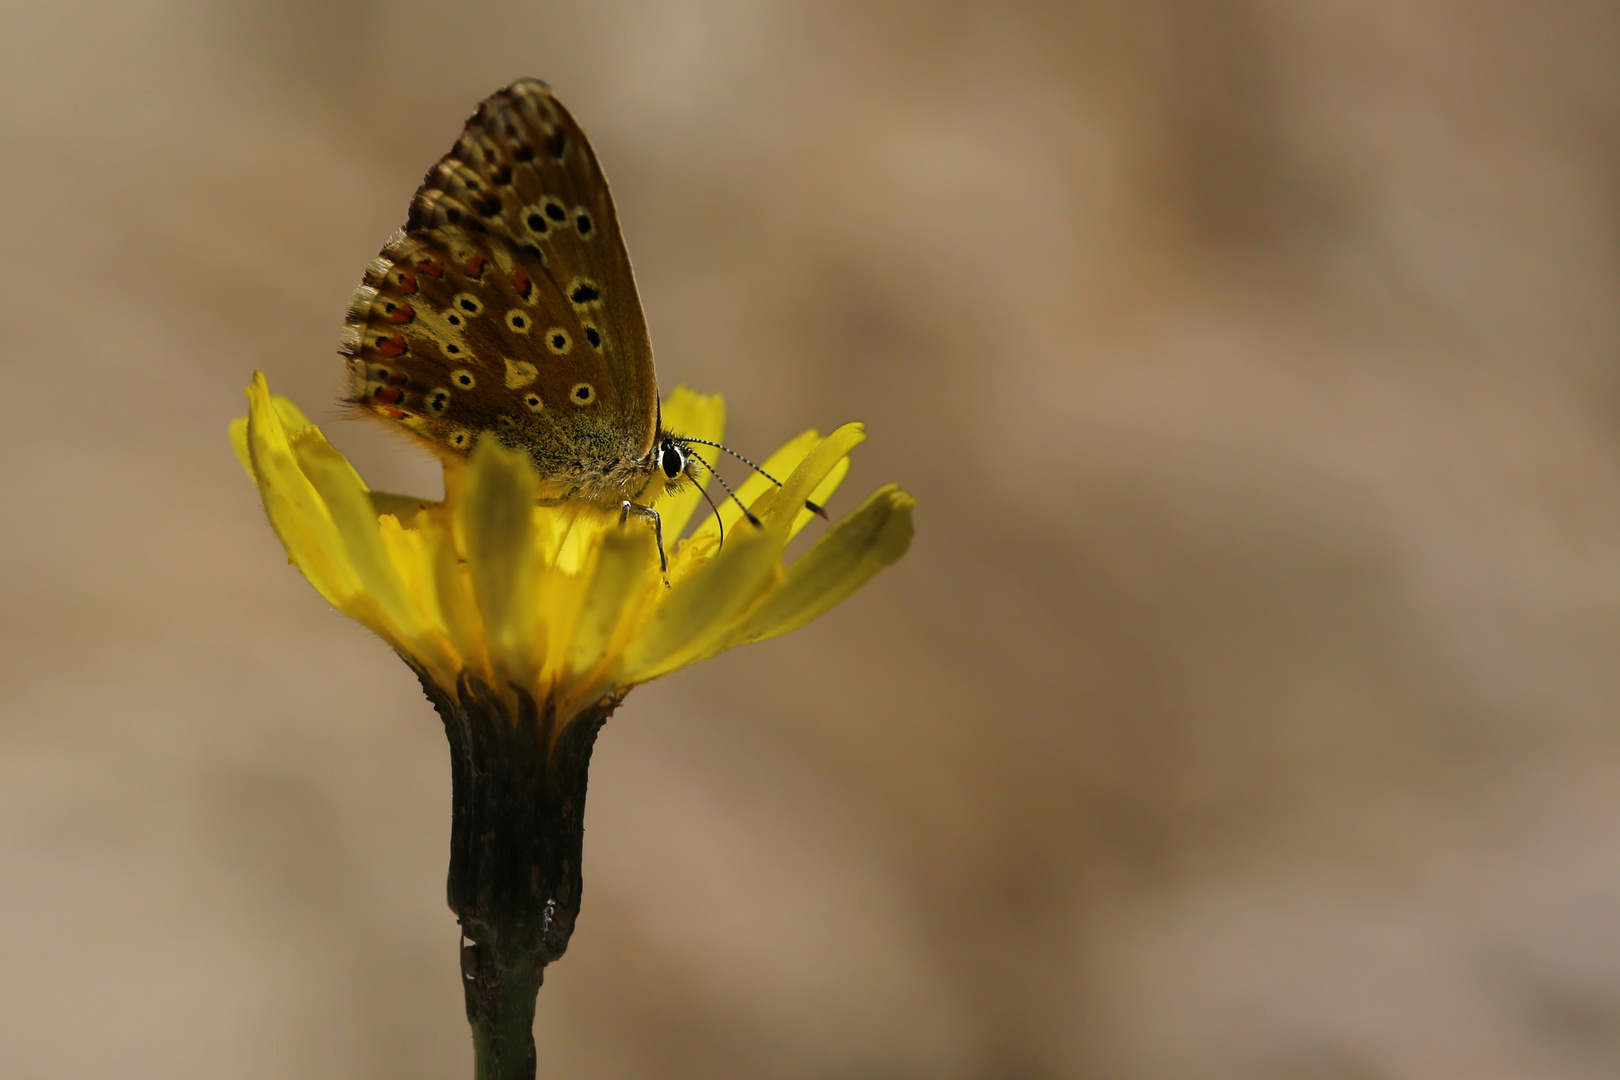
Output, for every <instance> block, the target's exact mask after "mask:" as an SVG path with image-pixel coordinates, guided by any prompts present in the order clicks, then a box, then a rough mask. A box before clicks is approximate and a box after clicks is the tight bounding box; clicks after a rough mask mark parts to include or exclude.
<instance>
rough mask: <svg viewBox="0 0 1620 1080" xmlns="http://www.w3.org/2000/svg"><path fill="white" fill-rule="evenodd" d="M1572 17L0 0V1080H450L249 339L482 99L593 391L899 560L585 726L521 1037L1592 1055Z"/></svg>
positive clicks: (435, 759) (405, 694) (1598, 48)
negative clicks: (508, 129)
mask: <svg viewBox="0 0 1620 1080" xmlns="http://www.w3.org/2000/svg"><path fill="white" fill-rule="evenodd" d="M1617 56H1620V9H1617V8H1616V7H1615V6H1614V5H1613V4H1605V3H1599V2H1592V3H1579V2H1562V0H1555V2H1549V3H1540V4H1531V3H1522V2H1521V3H1497V2H1490V0H1486V2H1479V0H1472V2H1469V0H1367V2H1364V3H1359V4H1356V3H1344V2H1335V0H1315V2H1309V0H1308V2H1304V3H1293V4H1285V3H1275V2H1270V0H1212V2H1199V0H1162V2H1157V3H1139V4H1129V3H1116V2H1109V0H1099V2H1096V3H1069V4H1065V3H1045V4H1043V3H1026V4H1015V3H995V2H985V3H977V4H975V3H966V2H963V3H934V4H929V3H920V2H918V3H893V4H884V5H870V4H857V3H843V4H834V3H810V2H802V3H782V4H744V3H735V2H727V0H712V2H706V0H688V2H671V3H649V4H637V3H622V2H619V3H605V4H584V3H571V4H556V5H548V4H541V3H532V4H515V3H506V4H500V3H479V4H457V5H446V4H426V3H410V2H407V3H365V2H361V0H351V2H346V3H321V2H317V0H302V2H294V3H286V4H279V5H275V4H268V3H265V4H254V3H238V4H230V3H204V2H201V0H169V2H163V0H134V2H125V3H110V2H84V3H49V4H47V3H43V2H39V0H33V2H23V0H11V2H10V3H8V4H6V5H4V7H3V8H0V86H3V87H4V93H3V97H0V146H3V147H4V148H5V162H6V165H5V167H4V169H3V170H0V196H3V199H4V207H5V214H4V220H5V231H4V240H3V242H0V243H3V247H0V292H3V295H4V297H5V304H4V312H5V333H4V341H5V346H4V352H3V356H4V359H3V363H4V379H3V382H0V387H3V395H0V396H3V401H4V406H5V413H4V420H3V423H0V449H3V458H4V461H5V468H4V470H3V472H0V477H3V479H0V484H3V485H4V491H3V494H4V502H3V506H4V512H3V513H0V556H3V558H0V590H3V592H0V618H3V620H4V621H3V623H0V646H3V647H0V672H3V678H0V702H3V708H0V965H3V967H4V971H5V978H4V980H3V981H0V1076H4V1077H7V1078H9V1080H100V1078H113V1077H119V1078H123V1077H147V1076H151V1077H165V1078H173V1080H186V1078H203V1077H206V1078H209V1080H233V1078H250V1077H251V1078H261V1077H263V1078H271V1077H299V1078H311V1080H325V1078H346V1080H347V1078H372V1080H385V1078H386V1080H418V1078H421V1080H428V1078H447V1077H464V1076H466V1075H468V1073H469V1066H470V1050H469V1045H468V1038H467V1034H466V1027H465V1022H464V1019H463V1016H462V1013H461V1000H460V991H459V989H458V980H457V972H456V953H455V943H456V928H455V924H454V921H453V919H452V917H451V915H450V913H449V911H448V910H447V909H446V907H445V905H444V900H443V882H444V869H445V862H446V855H447V851H446V848H447V838H448V831H449V775H448V769H447V765H446V750H445V747H444V743H443V735H442V731H441V729H440V728H439V726H438V722H437V720H436V718H435V717H434V715H433V713H432V711H431V710H430V708H429V707H428V705H427V703H426V702H425V701H424V700H423V699H422V696H421V694H420V692H419V691H418V689H417V688H416V687H415V684H414V682H413V680H412V679H411V677H410V675H409V673H408V672H407V671H406V670H405V668H404V667H403V666H402V665H401V664H400V663H399V662H398V661H397V660H396V659H395V658H394V657H393V656H392V655H391V654H389V653H388V652H387V650H386V649H385V648H384V647H383V646H382V645H381V644H380V643H379V642H377V641H376V640H374V639H372V638H371V637H370V636H368V635H367V634H366V633H365V632H364V631H362V630H361V629H360V628H359V627H357V626H355V625H353V624H351V623H349V622H347V621H345V620H344V619H343V618H342V617H340V616H338V615H336V614H335V613H333V612H331V611H330V610H329V609H327V608H326V607H325V606H324V604H322V603H321V602H320V600H319V599H318V598H317V597H316V596H315V594H314V593H313V591H312V590H311V589H309V588H308V586H307V585H305V584H304V583H303V581H302V580H301V579H300V578H299V577H298V576H297V574H296V572H295V571H293V570H292V569H290V568H288V567H286V566H285V564H284V560H283V558H282V555H281V552H280V550H279V548H278V546H277V544H276V542H275V540H274V539H273V537H272V535H271V533H270V530H269V529H268V527H267V526H266V525H265V522H264V520H263V517H262V514H261V512H260V510H259V509H258V506H257V502H256V498H255V494H254V492H253V490H252V489H251V488H250V487H249V485H248V484H247V483H246V481H245V480H244V478H243V476H242V474H241V471H240V469H239V467H238V466H237V464H236V463H235V461H234V460H233V459H232V457H231V455H230V453H229V451H228V449H227V445H226V440H225V425H226V423H227V421H228V420H229V419H230V417H232V416H233V415H236V414H237V413H239V412H240V411H242V409H243V398H242V395H241V389H242V387H243V385H244V384H245V383H246V381H247V378H248V375H249V373H250V372H251V371H252V369H253V368H255V367H260V368H263V369H265V370H266V371H267V372H268V374H269V375H270V378H271V383H272V385H273V386H275V387H276V388H277V389H279V390H281V391H283V392H285V393H288V394H289V395H291V396H293V397H294V398H295V399H297V400H299V401H301V402H303V403H304V404H305V405H306V406H307V407H309V408H310V409H311V411H312V412H313V413H315V414H316V415H318V416H321V417H323V418H325V419H327V420H329V421H331V422H330V423H328V430H329V431H330V432H331V434H332V436H333V438H334V441H336V442H337V443H338V444H339V446H340V447H342V448H343V449H345V450H346V451H347V452H349V453H350V454H351V455H352V456H353V458H354V459H355V460H356V462H357V464H359V466H360V467H361V468H362V470H363V472H364V473H365V474H366V475H367V477H368V478H369V479H370V480H371V481H372V482H373V484H374V485H375V486H379V487H392V488H406V489H415V490H424V491H428V490H432V489H433V486H434V484H435V480H434V477H433V470H432V469H431V468H430V467H429V466H428V465H427V464H426V463H425V462H424V461H423V460H421V459H420V458H419V457H417V456H415V455H413V454H412V452H410V451H408V450H403V449H401V448H399V447H398V446H396V445H395V444H393V443H392V442H391V441H390V440H388V439H387V438H386V437H383V436H382V435H380V434H379V433H377V432H374V431H371V430H369V429H367V428H364V427H361V426H359V425H356V424H354V423H349V422H344V421H339V420H337V419H336V418H335V411H336V410H335V409H334V408H332V406H331V405H330V404H329V403H330V402H332V401H333V400H334V398H335V395H336V392H337V387H338V383H339V377H338V376H339V364H338V360H337V357H336V355H335V352H334V348H335V345H336V342H337V330H338V325H339V320H340V318H341V315H342V312H343V310H344V306H345V304H346V303H347V301H348V296H349V291H350V288H351V287H352V286H353V284H354V283H355V281H356V280H357V279H358V278H359V275H360V272H361V270H362V269H363V268H364V266H365V264H366V261H367V260H368V259H369V258H370V257H371V256H372V255H373V254H374V253H375V252H376V250H377V248H378V247H379V246H380V245H381V243H382V241H383V240H384V238H385V237H386V236H387V234H388V233H389V231H390V230H392V229H393V228H394V227H395V226H396V225H398V224H399V223H400V222H401V221H402V220H403V218H404V213H405V208H406V202H407V200H408V198H409V196H410V194H411V192H412V191H413V190H414V189H415V186H416V184H417V182H418V180H419V178H420V176H421V174H422V173H423V172H424V171H425V169H426V168H427V167H428V165H429V164H431V163H432V161H433V160H434V159H435V158H436V157H437V156H438V155H439V154H440V153H442V152H443V151H444V150H445V149H446V148H448V147H449V145H450V143H451V142H452V141H453V139H454V137H455V135H456V133H457V131H458V130H459V126H460V123H461V121H462V119H463V118H464V117H465V116H466V115H467V114H468V113H469V112H470V111H471V110H472V108H473V106H474V105H475V104H476V102H477V101H478V100H479V98H481V97H482V96H484V95H485V94H487V93H489V92H490V91H492V90H494V89H496V88H497V87H499V86H500V85H502V84H503V83H505V82H507V81H508V80H510V79H512V78H514V77H516V76H518V75H524V74H533V75H538V76H541V77H543V78H546V79H547V80H549V81H550V82H551V83H552V84H553V85H554V86H555V87H556V88H557V90H558V92H559V93H560V94H561V95H562V97H563V98H564V100H565V101H567V102H568V103H569V104H570V106H571V107H572V108H573V109H574V111H575V112H576V113H577V114H578V115H579V116H580V117H581V119H582V120H583V122H584V124H585V125H586V127H587V128H588V129H589V130H590V131H591V133H592V135H593V138H594V140H595V142H596V145H597V148H598V151H599V153H600V156H601V158H602V160H603V161H604V163H605V165H606V168H607V171H608V174H609V176H610V177H611V178H612V180H613V182H614V185H615V192H616V195H617V199H618V202H619V205H620V207H621V211H622V215H623V219H624V227H625V232H626V234H627V236H628V239H629V244H630V249H631V252H632V255H633V256H634V258H635V261H636V267H637V271H638V275H639V280H640V283H641V288H642V293H643V300H644V302H645V305H646V308H647V311H648V315H649V319H650V322H651V325H652V331H653V338H654V342H655V343H656V346H657V350H658V357H659V373H660V377H661V379H662V382H663V384H664V385H665V386H666V387H668V386H673V385H674V384H675V383H677V382H687V383H690V384H692V385H694V386H696V387H699V388H701V389H706V390H720V391H723V392H724V393H726V394H727V395H728V398H729V401H730V403H731V406H732V414H733V425H732V432H731V434H732V439H731V441H732V442H733V443H734V445H736V446H738V447H740V448H743V449H744V450H745V451H747V450H755V451H768V450H769V449H771V448H773V447H774V446H776V445H777V444H778V443H779V442H781V441H783V440H784V439H786V438H787V437H788V436H790V435H792V434H794V433H796V432H797V431H799V430H801V429H802V428H804V427H808V426H811V425H816V426H820V427H823V428H826V427H829V426H831V425H833V424H836V423H838V422H841V421H843V420H846V419H852V418H858V419H863V420H866V421H867V422H868V423H869V425H870V429H871V434H872V438H871V441H870V442H869V443H867V445H866V446H865V447H863V448H862V449H861V451H860V452H859V455H858V458H857V462H856V469H855V473H854V475H853V477H852V480H851V484H850V486H849V487H847V488H846V489H845V494H844V495H842V496H841V497H840V499H839V500H838V505H837V507H836V508H839V509H844V510H847V509H849V508H850V507H851V506H853V505H854V504H855V502H856V500H857V498H858V497H859V496H860V495H861V494H864V492H866V491H869V490H870V489H872V488H873V487H875V486H877V485H878V484H879V483H882V482H884V481H887V480H891V479H893V480H899V481H901V482H903V483H904V484H905V485H906V486H907V487H908V488H909V489H910V490H912V491H913V492H915V493H916V494H917V496H918V497H919V499H920V506H919V513H918V538H917V542H916V544H915V546H914V548H913V551H912V554H911V556H910V557H909V558H908V559H907V560H906V561H905V562H904V563H903V564H901V565H900V566H899V567H898V568H896V569H895V570H892V571H890V572H888V573H887V574H885V575H884V576H883V577H881V578H880V579H879V580H878V581H877V582H876V583H874V584H873V586H871V587H870V588H869V589H867V590H866V591H865V592H864V593H862V594H861V595H860V596H858V597H857V598H856V599H855V600H853V601H852V602H850V603H849V604H847V605H845V606H844V607H842V608H840V609H838V610H837V611H836V612H834V613H833V614H831V615H829V616H828V617H826V618H824V619H823V620H822V621H820V622H819V623H817V624H816V625H814V626H813V627H811V628H809V629H808V630H806V631H803V632H801V633H798V634H795V635H792V636H790V637H788V638H785V639H781V640H778V641H775V642H772V643H769V644H767V645H763V646H757V647H752V648H749V649H745V650H740V651H738V652H734V653H732V654H729V655H728V656H726V657H724V658H722V659H720V660H718V661H716V662H713V663H710V664H707V665H704V666H703V667H701V668H699V669H696V670H692V671H688V672H684V673H682V674H680V675H678V676H675V677H673V678H671V679H669V680H667V681H666V682H664V683H660V684H655V685H653V686H650V687H647V688H644V689H642V690H640V691H638V692H637V693H635V694H634V695H633V696H632V697H631V698H630V700H629V702H628V704H627V705H626V706H625V707H624V708H623V709H621V710H620V712H619V714H618V716H617V717H615V719H614V720H613V721H612V722H611V723H610V725H609V726H608V728H607V729H606V731H605V732H604V736H603V739H602V741H601V743H600V744H599V747H598V751H597V757H596V765H595V768H594V770H593V779H592V787H591V805H590V811H589V815H588V818H587V824H588V831H587V842H586V866H585V880H586V896H585V906H584V912H583V915H582V917H581V920H580V923H579V928H578V931H577V933H576V934H575V936H574V940H573V944H572V947H571V949H570V951H569V954H568V956H567V957H566V958H565V959H564V960H563V961H562V962H560V963H559V964H558V965H557V966H555V967H554V968H552V969H551V971H550V972H549V973H548V979H547V984H546V987H545V989H544V990H543V992H542V994H541V999H540V1015H539V1020H538V1025H537V1027H538V1037H539V1040H540V1045H541V1057H542V1062H543V1063H544V1066H543V1069H542V1075H544V1076H549V1077H576V1078H581V1080H584V1078H623V1080H654V1078H693V1080H697V1078H806V1080H913V1078H916V1080H923V1078H928V1080H936V1078H937V1080H1044V1078H1071V1077H1072V1078H1108V1080H1115V1078H1117V1080H1137V1078H1140V1080H1149V1078H1151V1080H1381V1078H1391V1080H1395V1078H1401V1080H1405V1078H1435V1080H1452V1078H1455V1080H1465V1078H1466V1080H1508V1078H1557V1080H1562V1078H1570V1080H1582V1078H1596V1077H1610V1076H1614V1075H1617V1074H1620V738H1617V736H1620V730H1617V727H1616V723H1615V720H1616V708H1617V705H1620V670H1617V664H1616V661H1617V659H1620V370H1617V366H1616V360H1617V346H1616V342H1617V341H1620V304H1617V300H1620V229H1617V216H1620V63H1616V57H1617Z"/></svg>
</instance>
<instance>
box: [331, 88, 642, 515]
mask: <svg viewBox="0 0 1620 1080" xmlns="http://www.w3.org/2000/svg"><path fill="white" fill-rule="evenodd" d="M348 322H349V326H348V329H347V336H346V339H345V345H344V351H345V352H346V353H347V354H348V355H349V357H350V361H349V363H350V388H351V395H352V400H353V401H354V402H355V403H356V404H357V405H359V406H361V407H362V408H364V409H366V410H368V411H370V412H372V413H374V414H376V415H379V416H382V417H384V418H386V419H387V420H389V421H391V422H393V423H396V424H398V425H401V426H403V428H404V429H405V430H407V431H409V432H411V433H412V434H413V435H415V436H416V437H417V438H418V439H419V440H421V441H422V442H424V443H426V444H428V445H429V446H430V447H432V448H433V449H434V450H436V451H437V452H439V453H441V454H465V453H466V452H468V451H469V450H470V449H471V447H472V445H473V443H474V441H476V439H477V438H478V436H479V435H481V434H483V433H486V432H492V433H494V435H495V436H496V437H497V438H499V439H500V440H501V441H502V442H505V443H507V444H509V445H513V446H521V447H523V448H524V449H525V450H527V451H528V452H529V453H530V455H531V456H532V457H533V459H534V461H535V463H536V465H537V466H538V467H539V468H540V471H541V473H542V476H543V477H545V478H546V479H547V480H548V481H552V482H553V483H554V491H555V492H557V493H560V494H572V493H577V492H583V493H585V494H590V493H592V491H593V489H595V488H606V487H608V486H611V485H612V484H614V483H620V482H624V481H622V479H616V478H622V475H623V474H624V473H625V470H626V469H627V468H628V467H629V466H630V465H631V463H633V462H636V461H641V460H642V459H646V458H647V455H648V451H649V449H650V448H651V446H652V443H653V440H654V436H655V435H656V430H657V422H658V421H657V415H658V387H657V382H656V380H655V378H654V375H653V364H652V348H651V345H650V344H649V342H648V338H647V327H646V321H645V319H644V317H643V315H642V312H641V302H640V300H639V298H638V297H637V295H636V288H635V280H634V278H633V276H632V274H631V270H630V259H629V256H628V255H627V254H626V252H625V246H624V241H623V239H622V238H621V236H620V233H619V223H618V218H617V215H616V214H615V213H614V209H613V200H612V196H611V195H610V193H609V191H608V186H607V182H606V180H605V179H604V178H603V176H602V170H601V168H600V166H599V165H598V164H597V161H596V155H595V154H594V153H593V152H592V150H591V147H590V143H589V142H588V141H587V140H586V138H585V135H584V132H582V131H581V130H580V128H579V125H578V124H577V123H576V122H575V121H574V118H573V117H572V116H571V115H569V113H568V111H567V110H566V109H564V108H563V107H562V105H561V104H559V103H558V102H557V101H556V99H555V98H553V97H552V96H551V91H550V90H549V88H547V87H546V85H545V84H544V83H541V82H539V81H537V80H532V79H525V80H521V81H519V82H516V83H513V84H512V85H511V86H509V87H507V88H506V89H504V90H502V91H500V92H498V93H496V94H494V95H492V96H491V97H489V98H488V99H486V100H485V101H484V102H483V103H482V104H481V105H480V106H479V107H478V111H477V112H476V113H475V114H474V115H473V117H472V119H470V120H469V121H468V122H467V126H466V129H465V130H464V131H463V132H462V135H461V138H460V139H459V140H457V142H456V145H455V148H454V149H452V150H451V151H450V153H449V154H447V155H445V157H444V158H443V159H441V160H440V161H439V163H438V164H436V165H435V166H434V167H433V168H432V169H431V170H429V172H428V174H427V177H426V179H425V180H424V181H423V184H422V187H421V188H420V189H419V190H418V191H417V193H416V197H415V198H414V199H413V200H412V203H411V210H410V217H409V220H408V221H407V223H406V227H405V229H404V230H403V231H402V232H401V233H398V234H396V235H395V236H394V238H393V239H391V240H390V241H389V243H388V244H387V245H386V246H385V247H384V248H383V251H382V254H381V255H379V256H378V258H377V259H376V260H375V261H374V262H373V263H372V265H371V267H370V269H368V270H367V272H366V277H365V280H364V282H363V283H362V285H361V286H360V288H359V290H358V291H357V292H356V293H355V297H354V300H353V302H352V304H351V305H350V310H349V318H348Z"/></svg>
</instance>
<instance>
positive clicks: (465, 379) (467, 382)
mask: <svg viewBox="0 0 1620 1080" xmlns="http://www.w3.org/2000/svg"><path fill="white" fill-rule="evenodd" d="M450 379H451V381H453V382H454V383H455V384H456V385H457V386H459V387H461V388H462V389H463V390H471V389H472V388H473V386H474V385H476V382H475V380H474V379H473V376H472V372H470V371H452V372H451V373H450Z"/></svg>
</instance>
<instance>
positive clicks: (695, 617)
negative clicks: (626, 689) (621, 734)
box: [621, 527, 787, 684]
mask: <svg viewBox="0 0 1620 1080" xmlns="http://www.w3.org/2000/svg"><path fill="white" fill-rule="evenodd" d="M786 541H787V537H786V536H785V534H784V533H782V532H781V531H773V530H770V529H756V528H752V527H744V528H742V529H740V530H738V531H737V535H736V537H735V538H733V537H732V536H730V535H729V534H728V535H727V537H726V546H725V547H724V548H723V549H722V550H721V552H720V554H718V555H716V556H715V557H714V558H712V559H710V560H709V561H708V562H707V563H704V564H703V566H701V567H699V568H698V569H697V570H696V571H695V572H693V573H692V575H691V576H690V577H688V578H686V579H685V580H684V581H682V582H680V583H678V584H676V585H674V587H673V588H671V589H670V590H669V592H670V595H669V597H668V598H667V599H665V600H664V602H663V604H662V605H661V606H660V607H659V608H658V612H657V614H655V615H654V616H653V617H652V619H651V621H650V622H649V623H648V624H647V626H646V628H645V629H643V630H642V632H641V633H640V634H638V635H637V636H636V638H635V640H633V641H631V642H630V644H629V645H628V646H627V647H626V648H625V651H624V660H623V666H622V676H621V677H622V679H623V680H624V682H625V683H626V684H631V683H639V682H646V681H647V680H648V679H654V678H657V677H658V676H659V675H663V674H667V673H668V672H671V671H674V670H675V669H676V668H679V667H683V666H684V665H685V664H687V663H689V662H690V658H691V657H694V656H696V655H698V654H700V653H701V652H702V651H703V650H704V649H705V648H708V647H709V646H710V644H711V642H712V641H713V640H714V639H716V638H719V637H723V636H724V635H725V634H726V633H727V632H728V631H729V630H730V629H731V623H732V622H733V621H734V620H735V619H736V618H737V617H738V616H739V615H741V614H742V612H743V611H745V610H747V608H748V606H749V605H751V604H753V603H754V602H755V601H756V600H758V599H759V597H760V595H761V594H762V593H763V592H764V591H765V590H766V589H767V588H768V587H769V586H770V584H771V583H772V580H773V578H774V576H775V575H776V574H777V573H778V572H779V571H778V564H779V560H780V559H781V556H782V546H783V544H785V543H786Z"/></svg>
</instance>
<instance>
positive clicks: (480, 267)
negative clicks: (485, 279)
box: [462, 255, 484, 278]
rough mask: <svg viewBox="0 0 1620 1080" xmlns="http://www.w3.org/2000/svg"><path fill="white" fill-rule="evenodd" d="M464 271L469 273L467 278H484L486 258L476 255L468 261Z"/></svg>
mask: <svg viewBox="0 0 1620 1080" xmlns="http://www.w3.org/2000/svg"><path fill="white" fill-rule="evenodd" d="M462 269H463V270H465V271H466V272H467V276H468V277H470V278H475V277H482V276H483V273H484V257H483V256H482V255H474V256H473V257H472V258H470V259H468V260H467V262H466V263H465V264H464V265H463V266H462Z"/></svg>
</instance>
